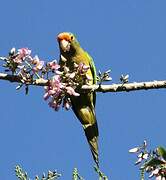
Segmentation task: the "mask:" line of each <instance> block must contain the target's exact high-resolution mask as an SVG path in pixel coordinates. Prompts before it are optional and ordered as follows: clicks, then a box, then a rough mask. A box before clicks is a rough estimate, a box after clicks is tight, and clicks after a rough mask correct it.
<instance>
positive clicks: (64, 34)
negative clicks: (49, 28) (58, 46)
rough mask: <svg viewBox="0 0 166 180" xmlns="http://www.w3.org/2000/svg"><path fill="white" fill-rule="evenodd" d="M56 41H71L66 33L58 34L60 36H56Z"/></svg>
mask: <svg viewBox="0 0 166 180" xmlns="http://www.w3.org/2000/svg"><path fill="white" fill-rule="evenodd" d="M57 39H58V40H59V41H61V40H67V41H70V40H71V34H69V33H66V32H64V33H60V34H59V35H58V37H57Z"/></svg>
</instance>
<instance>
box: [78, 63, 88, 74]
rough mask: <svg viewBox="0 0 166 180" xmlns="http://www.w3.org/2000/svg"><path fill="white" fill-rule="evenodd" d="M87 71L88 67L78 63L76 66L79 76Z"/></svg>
mask: <svg viewBox="0 0 166 180" xmlns="http://www.w3.org/2000/svg"><path fill="white" fill-rule="evenodd" d="M88 69H89V66H86V65H85V64H84V63H80V64H79V65H78V71H79V72H80V73H81V74H84V73H86V72H87V71H88Z"/></svg>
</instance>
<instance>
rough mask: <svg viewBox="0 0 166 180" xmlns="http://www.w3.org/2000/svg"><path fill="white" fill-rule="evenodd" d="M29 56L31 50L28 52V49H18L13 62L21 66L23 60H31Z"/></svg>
mask: <svg viewBox="0 0 166 180" xmlns="http://www.w3.org/2000/svg"><path fill="white" fill-rule="evenodd" d="M30 54H31V50H29V49H28V48H21V49H18V54H17V56H16V57H15V58H14V59H13V61H14V62H15V63H17V64H21V63H22V62H23V61H24V60H25V58H27V57H29V58H31V56H30Z"/></svg>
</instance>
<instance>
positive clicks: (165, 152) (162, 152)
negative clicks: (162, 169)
mask: <svg viewBox="0 0 166 180" xmlns="http://www.w3.org/2000/svg"><path fill="white" fill-rule="evenodd" d="M157 152H158V154H159V155H160V156H161V157H162V158H163V159H164V160H165V161H166V150H165V149H164V148H163V147H161V146H159V147H158V148H157Z"/></svg>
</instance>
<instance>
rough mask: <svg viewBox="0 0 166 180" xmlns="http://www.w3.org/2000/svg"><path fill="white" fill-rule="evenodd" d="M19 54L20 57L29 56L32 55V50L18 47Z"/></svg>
mask: <svg viewBox="0 0 166 180" xmlns="http://www.w3.org/2000/svg"><path fill="white" fill-rule="evenodd" d="M18 54H19V57H20V58H25V57H27V56H30V54H31V50H29V49H28V48H21V49H18Z"/></svg>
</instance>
